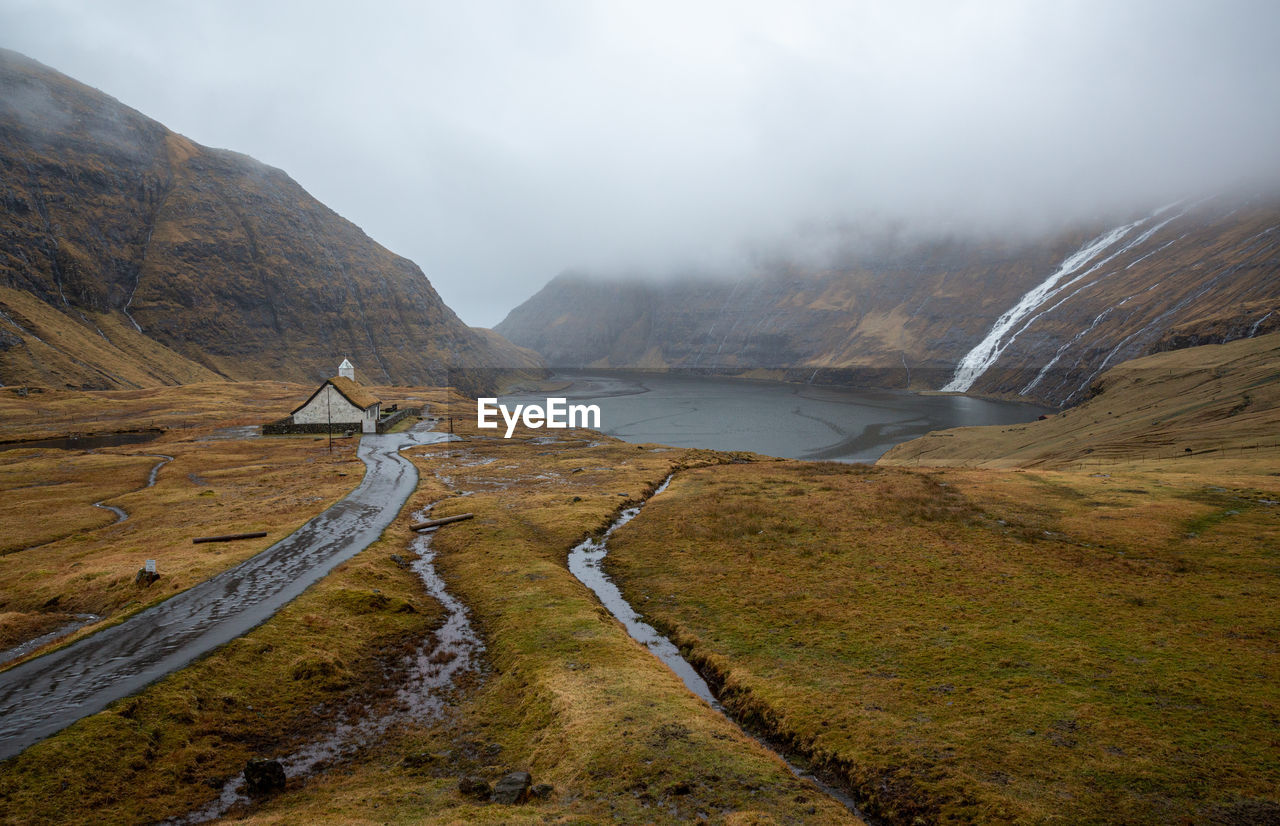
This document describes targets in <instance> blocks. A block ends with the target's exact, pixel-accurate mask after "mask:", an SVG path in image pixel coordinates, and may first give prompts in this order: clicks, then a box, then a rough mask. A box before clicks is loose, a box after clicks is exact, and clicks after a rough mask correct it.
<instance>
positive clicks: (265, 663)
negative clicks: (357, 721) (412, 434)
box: [0, 484, 441, 824]
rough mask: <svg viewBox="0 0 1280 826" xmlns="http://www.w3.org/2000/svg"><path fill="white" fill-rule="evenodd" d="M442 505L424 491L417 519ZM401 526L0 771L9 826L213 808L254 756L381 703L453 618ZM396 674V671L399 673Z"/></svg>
mask: <svg viewBox="0 0 1280 826" xmlns="http://www.w3.org/2000/svg"><path fill="white" fill-rule="evenodd" d="M438 495H439V490H438V488H434V487H433V486H431V485H429V484H428V485H426V486H424V488H423V489H420V490H419V491H418V492H416V493H415V494H414V495H413V496H412V497H410V501H409V503H408V504H407V505H406V510H405V512H406V513H408V512H410V511H411V510H412V509H413V508H417V507H421V506H422V505H423V504H424V503H425V502H426V501H429V499H430V498H432V497H434V496H438ZM408 542H409V531H408V528H407V525H406V524H405V523H404V521H403V520H402V521H401V523H399V524H396V525H393V526H392V527H391V528H389V529H388V530H387V532H386V534H385V535H384V537H383V538H382V539H381V540H380V541H379V542H377V543H375V544H374V545H372V546H370V548H368V549H367V550H365V551H364V552H363V553H361V554H360V555H358V556H357V557H356V558H354V559H352V560H350V561H348V562H345V563H343V564H341V565H339V566H338V568H337V569H336V570H335V571H334V573H332V574H330V575H329V576H328V577H326V578H325V579H323V580H321V582H319V583H317V584H316V585H315V586H313V587H312V588H310V589H308V590H307V591H306V592H305V593H304V594H303V595H302V596H301V597H299V598H298V599H297V600H295V601H294V602H292V603H290V604H289V605H287V606H286V607H285V608H283V609H282V610H281V611H280V612H279V613H278V614H277V615H276V616H275V617H273V618H272V619H270V620H269V621H267V622H266V623H264V624H263V625H261V626H259V627H258V628H256V629H254V630H253V631H251V632H250V633H248V634H246V635H245V636H243V637H240V638H239V639H237V640H235V641H233V642H231V643H229V644H227V645H225V646H223V647H221V648H219V649H217V650H215V651H214V652H213V653H211V654H209V655H208V656H206V657H204V658H202V659H200V660H198V661H197V662H196V663H194V664H193V665H191V666H189V667H187V668H184V669H182V670H180V671H178V672H176V673H174V674H173V675H171V676H169V677H167V678H165V679H164V680H161V681H160V682H158V683H155V684H154V685H152V686H150V687H148V688H146V689H144V690H143V691H141V692H139V693H138V694H136V695H134V696H132V697H129V698H126V699H124V700H121V701H119V702H116V703H113V704H112V705H111V706H110V707H108V708H107V709H106V710H105V711H103V712H100V713H98V714H95V715H92V716H90V717H87V718H85V719H83V720H81V721H80V722H78V723H76V724H74V725H72V726H71V727H69V728H67V729H65V730H63V731H62V732H60V733H58V734H56V735H54V736H52V737H50V738H48V739H47V740H44V741H42V742H40V743H37V744H36V745H34V746H32V747H30V748H28V749H27V750H26V751H25V752H23V753H22V754H21V755H19V756H18V757H16V758H13V759H12V760H9V761H7V762H5V763H3V764H0V813H2V814H0V822H3V823H7V824H32V823H41V824H63V823H65V824H91V823H92V824H119V823H138V824H141V823H154V822H156V821H158V820H160V819H162V818H165V817H169V816H173V815H180V814H184V813H186V812H188V811H190V810H192V809H194V808H197V807H198V806H201V805H203V804H205V803H207V802H209V801H210V800H212V799H214V798H215V797H216V796H217V794H218V791H217V788H218V787H220V786H221V784H222V783H223V782H224V781H225V780H226V779H227V778H228V777H231V776H233V775H235V774H237V773H238V772H240V771H241V769H242V768H243V766H244V763H245V761H246V760H247V759H248V758H249V757H253V756H262V757H282V756H284V755H286V754H288V753H290V752H291V751H293V750H294V749H296V748H297V747H299V746H302V745H304V744H306V743H308V742H312V741H314V740H315V739H316V738H318V737H320V736H321V735H323V734H324V733H326V732H327V731H329V730H330V729H331V728H332V726H333V725H334V722H335V720H336V719H338V718H339V717H340V715H341V714H342V713H343V712H344V711H346V710H348V709H352V708H354V709H361V708H363V707H364V706H366V705H370V704H376V703H377V702H378V701H379V700H380V699H381V698H382V697H383V696H384V695H385V694H386V691H387V690H388V687H389V686H393V685H394V680H393V679H392V680H390V681H389V677H393V676H394V670H395V669H396V668H397V667H398V665H399V664H400V662H401V660H402V656H401V655H402V654H403V653H406V652H407V651H408V650H409V649H410V647H411V646H412V645H413V644H414V643H415V641H416V640H419V639H421V638H422V637H423V636H424V635H425V634H426V633H427V632H428V631H429V629H430V628H431V627H432V626H434V625H435V624H436V623H437V622H438V621H439V620H440V618H441V610H440V607H439V606H438V605H437V604H436V603H435V602H434V601H433V600H431V599H429V598H428V597H427V596H426V595H425V594H424V593H423V590H422V585H421V582H420V581H419V580H418V578H417V576H416V575H415V574H413V573H412V572H411V571H408V570H405V569H404V568H402V567H400V566H398V565H396V564H395V563H394V562H393V561H392V560H391V555H392V554H393V553H401V554H403V553H404V552H405V547H406V546H407V544H408ZM388 669H390V670H391V672H392V673H391V674H389V673H388Z"/></svg>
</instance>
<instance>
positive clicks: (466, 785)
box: [458, 774, 490, 800]
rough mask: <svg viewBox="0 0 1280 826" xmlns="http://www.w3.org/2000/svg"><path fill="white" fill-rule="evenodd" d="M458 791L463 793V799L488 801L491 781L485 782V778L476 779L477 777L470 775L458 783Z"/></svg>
mask: <svg viewBox="0 0 1280 826" xmlns="http://www.w3.org/2000/svg"><path fill="white" fill-rule="evenodd" d="M458 791H459V792H461V793H462V796H463V797H470V798H474V799H475V800H488V799H489V793H490V789H489V781H487V780H485V779H484V778H483V777H476V776H475V775H470V774H469V775H467V776H466V777H463V778H462V779H461V780H459V781H458Z"/></svg>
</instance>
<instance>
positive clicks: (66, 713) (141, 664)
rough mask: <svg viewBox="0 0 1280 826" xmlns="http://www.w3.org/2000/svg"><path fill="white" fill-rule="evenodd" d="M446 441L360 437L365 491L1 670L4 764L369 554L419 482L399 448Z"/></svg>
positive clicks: (408, 435)
mask: <svg viewBox="0 0 1280 826" xmlns="http://www.w3.org/2000/svg"><path fill="white" fill-rule="evenodd" d="M449 438H450V436H449V434H447V433H433V432H428V431H425V430H418V429H416V428H415V429H414V430H410V431H408V432H405V433H389V434H381V435H372V434H371V435H366V436H364V437H363V438H362V439H361V441H360V448H359V452H358V455H359V457H360V459H361V461H363V462H364V464H365V468H366V472H365V476H364V479H363V480H362V481H361V482H360V485H359V486H358V487H357V488H356V489H355V490H353V491H352V492H351V493H349V494H348V495H347V496H346V497H345V498H343V499H341V500H340V501H338V502H336V503H335V504H334V505H333V506H332V507H330V508H328V509H327V510H325V511H324V512H323V513H321V514H320V515H318V516H316V517H315V518H314V519H312V520H311V521H310V522H308V523H307V524H305V525H303V526H302V527H301V528H299V529H298V530H297V531H295V532H294V533H292V534H290V535H289V536H287V537H285V538H284V539H282V540H280V541H279V542H277V543H276V544H274V545H272V546H271V547H270V548H267V549H266V550H265V551H263V552H262V553H260V554H258V555H256V556H254V557H252V558H250V559H247V560H245V561H244V562H242V563H240V564H239V565H237V566H236V567H234V568H231V569H230V570H227V571H223V572H222V573H220V574H218V575H217V576H215V577H213V578H211V579H208V580H206V581H204V582H202V583H200V584H199V585H196V586H194V587H192V588H190V589H188V590H186V591H183V592H182V593H180V594H178V595H177V596H174V597H173V598H172V599H168V600H165V601H164V602H162V603H160V604H159V605H157V606H155V607H154V608H150V609H148V610H146V611H143V612H142V613H139V614H136V615H134V616H133V617H130V618H129V619H128V620H126V621H125V622H123V623H121V624H120V625H116V626H113V627H111V628H106V629H104V630H102V631H99V632H98V633H96V634H91V635H90V636H88V637H85V638H84V639H82V640H79V641H77V642H75V643H73V644H72V645H69V646H67V647H66V648H63V649H60V650H58V651H54V652H52V653H50V654H46V655H45V656H42V657H36V658H35V659H32V660H29V661H27V662H25V663H22V664H20V665H17V666H15V667H13V668H11V669H9V670H8V671H4V672H0V759H6V758H9V757H12V756H14V755H16V754H18V753H20V752H21V751H22V750H23V749H25V748H26V747H27V746H30V745H31V744H32V743H35V742H38V741H39V740H42V739H44V738H45V737H48V736H49V735H51V734H53V733H55V732H57V731H60V730H61V729H63V728H65V727H67V726H69V725H71V724H72V723H74V722H75V721H76V720H79V719H80V718H82V717H86V716H88V715H90V714H93V713H95V712H98V711H101V710H102V709H103V708H105V707H106V706H107V705H108V704H109V703H111V702H113V701H114V700H118V699H120V698H121V697H125V696H127V695H129V694H132V693H134V692H135V691H137V690H139V689H140V688H142V687H143V686H146V685H147V684H149V683H151V682H153V681H155V680H157V679H159V678H161V677H163V676H165V675H166V674H169V673H171V672H173V671H176V670H177V669H179V668H181V667H182V666H184V665H186V664H187V663H189V662H191V661H192V660H194V659H195V658H197V657H199V656H201V655H203V654H206V653H208V652H209V651H211V650H213V649H214V648H217V647H218V646H219V645H223V644H224V643H227V642H230V641H231V640H233V639H235V638H236V637H239V636H240V635H242V634H244V633H245V632H247V631H248V630H249V629H251V628H253V627H254V626H256V625H258V624H259V623H261V622H263V621H264V620H266V619H267V618H268V617H270V616H271V615H272V614H274V613H275V612H276V611H278V610H279V609H280V608H281V607H282V606H284V605H286V604H287V603H288V602H290V601H291V600H293V599H294V598H295V597H297V596H298V595H299V594H301V593H302V592H303V591H304V590H306V589H307V587H308V586H310V585H311V584H312V583H314V582H316V581H317V580H318V579H320V578H321V577H323V576H324V575H325V574H327V573H328V572H329V571H331V570H332V569H333V568H334V567H335V566H336V565H337V564H338V563H340V562H343V561H344V560H347V559H350V558H351V557H353V556H355V555H356V554H357V553H359V552H360V551H362V550H364V549H365V548H367V547H368V546H369V545H370V544H371V543H373V542H374V541H375V540H376V539H377V538H378V537H379V536H381V534H382V531H383V529H384V528H386V527H387V525H389V524H390V523H391V520H393V519H394V518H395V517H396V514H398V513H399V512H400V508H401V506H402V505H403V504H404V503H405V500H407V499H408V498H409V494H410V493H411V492H412V491H413V489H414V487H415V486H416V485H417V482H418V473H417V470H416V469H415V468H414V466H413V463H412V462H410V461H409V460H408V459H406V458H404V457H403V456H401V455H400V452H399V451H400V449H401V448H405V447H411V446H413V445H423V444H432V443H435V442H441V441H446V440H448V439H449Z"/></svg>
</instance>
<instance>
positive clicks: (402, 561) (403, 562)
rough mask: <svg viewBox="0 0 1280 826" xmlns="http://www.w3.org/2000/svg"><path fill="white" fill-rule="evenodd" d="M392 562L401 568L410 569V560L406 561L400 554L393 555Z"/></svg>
mask: <svg viewBox="0 0 1280 826" xmlns="http://www.w3.org/2000/svg"><path fill="white" fill-rule="evenodd" d="M391 561H392V562H394V563H395V564H397V565H399V566H400V567H401V568H408V567H409V560H407V559H405V558H404V557H403V556H401V555H400V554H392V555H391Z"/></svg>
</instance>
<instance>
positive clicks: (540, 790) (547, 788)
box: [529, 783, 556, 800]
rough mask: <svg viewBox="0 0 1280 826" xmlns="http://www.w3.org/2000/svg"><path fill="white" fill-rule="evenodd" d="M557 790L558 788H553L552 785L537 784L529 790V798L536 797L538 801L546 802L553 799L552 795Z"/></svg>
mask: <svg viewBox="0 0 1280 826" xmlns="http://www.w3.org/2000/svg"><path fill="white" fill-rule="evenodd" d="M555 790H556V787H555V786H552V785H551V784H550V783H536V784H534V785H533V787H531V788H530V789H529V797H534V798H537V799H538V800H546V799H547V798H549V797H551V793H552V792H554V791H555Z"/></svg>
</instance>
